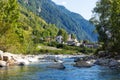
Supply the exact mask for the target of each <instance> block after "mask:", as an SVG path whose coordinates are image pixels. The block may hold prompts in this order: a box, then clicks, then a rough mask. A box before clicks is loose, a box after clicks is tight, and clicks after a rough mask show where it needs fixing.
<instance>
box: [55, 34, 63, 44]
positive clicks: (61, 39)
mask: <svg viewBox="0 0 120 80" xmlns="http://www.w3.org/2000/svg"><path fill="white" fill-rule="evenodd" d="M56 41H57V42H58V43H62V42H63V37H62V36H61V35H59V36H57V37H56Z"/></svg>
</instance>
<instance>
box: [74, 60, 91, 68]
mask: <svg viewBox="0 0 120 80" xmlns="http://www.w3.org/2000/svg"><path fill="white" fill-rule="evenodd" d="M74 66H76V67H91V66H93V63H91V62H90V61H78V62H76V63H75V64H74Z"/></svg>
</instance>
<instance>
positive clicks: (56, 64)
mask: <svg viewBox="0 0 120 80" xmlns="http://www.w3.org/2000/svg"><path fill="white" fill-rule="evenodd" d="M47 67H48V68H54V69H65V66H64V65H63V64H62V63H54V64H50V65H48V66H47Z"/></svg>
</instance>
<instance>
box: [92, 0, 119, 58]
mask: <svg viewBox="0 0 120 80" xmlns="http://www.w3.org/2000/svg"><path fill="white" fill-rule="evenodd" d="M93 12H94V14H95V15H94V17H93V18H91V19H90V21H91V22H92V23H94V24H95V25H96V27H97V32H98V33H99V41H100V42H103V43H104V44H103V47H102V48H101V49H99V50H98V51H100V50H103V51H105V53H107V55H112V57H114V56H117V55H120V36H119V35H120V0H99V1H98V2H97V3H96V7H95V8H94V10H93Z"/></svg>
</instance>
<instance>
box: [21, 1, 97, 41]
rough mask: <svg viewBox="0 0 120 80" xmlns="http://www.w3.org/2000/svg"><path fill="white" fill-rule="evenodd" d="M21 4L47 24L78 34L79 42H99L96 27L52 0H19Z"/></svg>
mask: <svg viewBox="0 0 120 80" xmlns="http://www.w3.org/2000/svg"><path fill="white" fill-rule="evenodd" d="M19 2H20V3H21V4H22V5H23V6H24V7H26V8H27V9H29V10H31V11H33V12H34V13H36V14H37V15H39V16H40V17H42V18H43V19H44V20H45V21H46V22H48V23H52V24H55V25H56V26H57V27H59V28H64V29H65V30H67V31H68V32H69V33H74V34H76V36H77V38H78V39H79V40H90V41H97V34H95V33H94V30H95V27H94V26H93V25H92V24H91V23H90V22H88V21H87V20H85V19H84V18H83V17H82V16H81V15H79V14H76V13H73V12H70V11H69V10H67V9H66V8H65V7H63V6H59V5H56V4H55V3H54V2H52V1H51V0H19Z"/></svg>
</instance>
